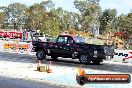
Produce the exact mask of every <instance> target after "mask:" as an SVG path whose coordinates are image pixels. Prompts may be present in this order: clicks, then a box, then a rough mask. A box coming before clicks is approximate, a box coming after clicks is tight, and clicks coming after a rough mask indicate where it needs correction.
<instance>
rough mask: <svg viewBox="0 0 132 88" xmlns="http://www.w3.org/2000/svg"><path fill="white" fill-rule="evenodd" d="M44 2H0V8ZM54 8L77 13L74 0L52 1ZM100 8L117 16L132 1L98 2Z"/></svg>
mask: <svg viewBox="0 0 132 88" xmlns="http://www.w3.org/2000/svg"><path fill="white" fill-rule="evenodd" d="M41 1H44V0H0V6H7V5H8V4H10V3H15V2H19V3H23V4H26V5H28V6H30V5H32V4H34V3H40V2H41ZM52 1H53V2H54V3H55V7H56V8H57V7H62V8H63V9H64V10H68V11H74V12H77V10H76V9H75V6H74V4H73V2H74V0H52ZM100 6H101V8H102V10H104V9H109V8H110V9H117V12H118V15H120V14H122V13H123V14H127V13H129V12H130V9H132V0H100Z"/></svg>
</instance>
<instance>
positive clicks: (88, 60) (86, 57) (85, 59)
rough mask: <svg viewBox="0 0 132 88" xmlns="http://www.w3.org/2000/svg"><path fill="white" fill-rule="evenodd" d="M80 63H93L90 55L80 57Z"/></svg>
mask: <svg viewBox="0 0 132 88" xmlns="http://www.w3.org/2000/svg"><path fill="white" fill-rule="evenodd" d="M79 61H80V62H81V63H82V64H89V63H90V62H91V60H90V57H89V55H88V54H82V55H80V58H79Z"/></svg>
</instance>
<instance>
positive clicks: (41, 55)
mask: <svg viewBox="0 0 132 88" xmlns="http://www.w3.org/2000/svg"><path fill="white" fill-rule="evenodd" d="M36 56H37V58H38V60H43V59H45V58H46V54H45V51H44V50H42V49H41V50H38V51H37V53H36Z"/></svg>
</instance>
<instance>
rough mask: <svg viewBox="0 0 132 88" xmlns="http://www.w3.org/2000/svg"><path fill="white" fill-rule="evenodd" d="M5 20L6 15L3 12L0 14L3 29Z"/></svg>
mask: <svg viewBox="0 0 132 88" xmlns="http://www.w3.org/2000/svg"><path fill="white" fill-rule="evenodd" d="M4 20H5V14H4V13H3V12H0V28H3V24H4Z"/></svg>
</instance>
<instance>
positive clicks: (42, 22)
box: [0, 0, 132, 36]
mask: <svg viewBox="0 0 132 88" xmlns="http://www.w3.org/2000/svg"><path fill="white" fill-rule="evenodd" d="M99 2H100V0H85V1H81V0H75V1H74V2H73V4H74V6H75V8H76V9H78V12H69V11H66V10H64V9H63V8H61V7H58V8H55V4H54V3H53V2H52V0H48V1H42V2H41V3H35V4H33V5H31V6H26V5H25V4H21V3H12V4H9V5H8V6H0V10H1V12H0V27H1V29H15V30H19V29H26V30H29V31H31V30H40V31H41V32H43V33H45V34H50V35H51V36H57V35H58V34H60V33H61V32H63V31H65V30H71V29H74V30H76V31H83V32H85V33H87V32H89V31H90V30H93V27H94V26H95V25H97V26H98V27H99V29H100V33H101V34H103V33H106V32H112V33H114V32H118V31H123V32H124V31H125V32H127V33H129V34H131V33H132V22H131V20H132V12H131V11H130V12H129V13H128V14H126V15H124V14H121V15H119V16H118V15H117V10H116V9H105V10H102V9H101V6H100V5H99Z"/></svg>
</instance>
